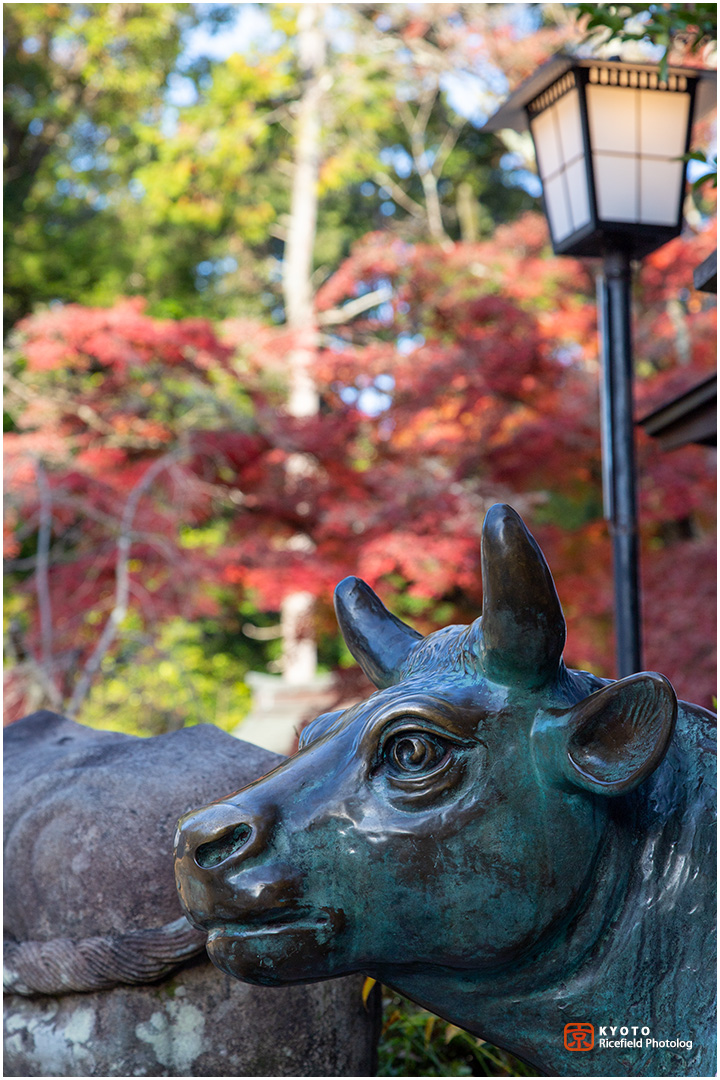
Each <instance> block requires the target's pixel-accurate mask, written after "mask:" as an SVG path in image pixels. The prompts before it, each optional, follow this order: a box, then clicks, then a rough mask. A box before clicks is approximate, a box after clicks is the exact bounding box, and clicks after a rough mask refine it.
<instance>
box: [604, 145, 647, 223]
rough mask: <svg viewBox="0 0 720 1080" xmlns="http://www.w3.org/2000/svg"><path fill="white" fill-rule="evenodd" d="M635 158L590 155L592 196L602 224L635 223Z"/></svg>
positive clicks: (616, 155) (636, 214)
mask: <svg viewBox="0 0 720 1080" xmlns="http://www.w3.org/2000/svg"><path fill="white" fill-rule="evenodd" d="M637 164H638V163H637V159H636V158H635V157H629V156H628V157H623V156H621V155H619V154H593V168H594V170H595V197H596V199H597V208H598V215H599V217H600V218H601V219H602V220H603V221H627V222H631V221H637V220H638V211H637V205H638V168H637Z"/></svg>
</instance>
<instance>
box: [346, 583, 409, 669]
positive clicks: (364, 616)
mask: <svg viewBox="0 0 720 1080" xmlns="http://www.w3.org/2000/svg"><path fill="white" fill-rule="evenodd" d="M335 613H336V615H337V620H338V623H339V624H340V629H341V630H342V635H343V637H344V638H345V644H346V645H347V647H348V649H349V650H350V652H351V653H352V654H353V656H354V657H355V659H356V660H357V662H358V664H359V665H360V667H361V668H362V669H363V671H364V672H365V674H366V675H367V677H368V679H370V681H371V682H373V683H374V684H375V686H377V687H378V688H379V689H381V690H382V689H383V688H384V687H386V686H392V685H393V683H395V682H396V681H397V678H398V675H399V671H400V667H401V666H402V663H403V661H404V660H405V659H406V658H407V655H408V653H409V652H410V650H411V649H412V647H413V645H416V644H417V642H418V641H420V640H421V638H422V634H419V633H418V632H417V630H413V629H412V628H411V627H409V626H406V625H405V623H404V622H401V621H400V619H397V618H396V617H395V616H394V615H391V614H390V612H389V611H388V610H387V608H386V607H385V605H384V604H383V602H382V601H381V600H380V597H379V596H377V595H376V594H375V593H374V592H373V591H372V589H371V588H370V586H369V585H366V584H365V582H364V581H361V580H360V578H356V577H346V578H344V580H343V581H341V582H340V584H339V585H338V586H337V588H336V589H335Z"/></svg>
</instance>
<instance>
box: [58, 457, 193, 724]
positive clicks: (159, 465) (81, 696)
mask: <svg viewBox="0 0 720 1080" xmlns="http://www.w3.org/2000/svg"><path fill="white" fill-rule="evenodd" d="M175 457H176V454H175V453H172V454H164V455H163V456H162V457H160V458H157V460H156V461H154V462H153V463H152V465H150V467H149V468H148V469H147V470H146V471H145V473H144V475H143V476H142V478H141V479H140V480H139V481H138V482H137V484H136V485H135V487H134V488H133V489H132V491H131V492H130V494H129V496H128V500H127V502H126V503H125V509H124V511H123V515H122V519H121V521H120V535H119V536H118V539H117V555H116V563H115V567H116V568H115V602H114V605H113V609H112V611H111V612H110V615H109V617H108V620H107V622H106V623H105V627H104V629H103V632H102V634H101V635H100V637H99V639H98V641H97V644H96V645H95V648H94V649H93V651H92V653H91V654H90V656H89V658H88V660H87V662H86V664H85V667H84V669H83V672H82V675H81V676H80V678H79V679H78V681H77V683H76V684H75V689H74V690H73V693H72V697H71V698H70V703H69V705H68V708H67V714H68V716H70V717H71V718H72V717H73V716H75V715H76V714H77V711H78V709H79V708H80V705H81V704H82V703H83V701H84V700H85V698H86V697H87V695H88V692H89V690H90V687H91V685H92V681H93V678H94V676H95V675H96V673H97V671H98V669H99V668H100V665H101V663H102V661H103V659H104V658H105V655H106V654H107V652H108V649H109V648H110V646H111V645H112V643H113V642H114V640H115V638H116V637H117V634H118V630H119V628H120V624H121V623H122V621H123V619H124V618H125V616H126V615H127V609H128V598H129V594H130V565H129V564H130V549H131V547H132V540H133V534H132V525H133V521H134V519H135V514H136V513H137V509H138V505H139V503H140V499H141V498H142V496H143V495H144V494H145V492H146V491H147V490H148V488H149V487H150V485H151V484H152V483H153V481H154V480H155V479H156V477H157V476H158V475H159V474H160V473H161V472H162V471H163V469H166V468H168V467H169V466H170V465H172V463H173V462H174V460H175Z"/></svg>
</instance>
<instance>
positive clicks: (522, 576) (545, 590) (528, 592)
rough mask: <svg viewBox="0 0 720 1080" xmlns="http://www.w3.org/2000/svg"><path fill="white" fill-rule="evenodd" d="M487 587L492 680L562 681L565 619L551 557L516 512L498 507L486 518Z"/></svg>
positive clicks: (485, 624) (486, 642) (486, 641)
mask: <svg viewBox="0 0 720 1080" xmlns="http://www.w3.org/2000/svg"><path fill="white" fill-rule="evenodd" d="M482 581H483V614H482V650H483V659H484V668H485V671H486V673H487V674H488V676H489V677H490V678H491V679H496V680H497V681H499V682H502V683H504V684H505V685H510V684H512V683H521V684H522V685H525V686H542V685H544V684H545V683H547V682H549V681H550V680H551V679H553V678H555V677H557V674H558V670H559V667H560V661H561V659H562V653H563V649H564V647H565V619H564V618H563V613H562V608H561V607H560V601H559V600H558V595H557V592H556V591H555V583H554V581H553V579H552V574H551V573H550V570H549V569H548V565H547V563H546V562H545V557H544V556H543V553H542V551H541V550H540V548H539V547H538V545H537V543H536V542H535V540H534V538H533V537H532V536H531V535H530V533H529V532H528V530H527V529H526V528H525V525H524V524H523V521H522V518H521V517H520V516H519V515H518V514H517V513H516V512H515V511H514V510H513V509H512V507H511V506H505V505H503V504H501V503H497V504H496V505H495V506H493V507H491V508H490V510H488V512H487V514H486V516H485V521H484V524H483V531H482Z"/></svg>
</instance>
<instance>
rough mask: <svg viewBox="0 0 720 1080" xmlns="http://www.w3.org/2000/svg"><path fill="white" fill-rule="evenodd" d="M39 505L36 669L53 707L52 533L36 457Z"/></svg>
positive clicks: (44, 480) (47, 492)
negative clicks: (38, 638)
mask: <svg viewBox="0 0 720 1080" xmlns="http://www.w3.org/2000/svg"><path fill="white" fill-rule="evenodd" d="M35 476H36V478H37V486H38V495H39V501H40V507H39V528H38V539H37V566H36V567H35V592H36V594H37V601H38V612H39V615H40V665H39V670H40V672H41V675H42V681H43V683H44V685H45V689H46V691H47V693H48V697H49V698H50V701H51V702H52V704H53V706H54V707H55V708H59V707H60V705H61V698H60V693H59V691H58V688H57V686H56V685H55V680H54V679H53V655H52V601H51V599H50V583H49V577H48V565H49V554H50V540H51V537H52V496H51V493H50V485H49V483H48V478H47V473H46V472H45V469H44V468H43V464H42V462H41V461H40V459H39V458H36V460H35Z"/></svg>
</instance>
